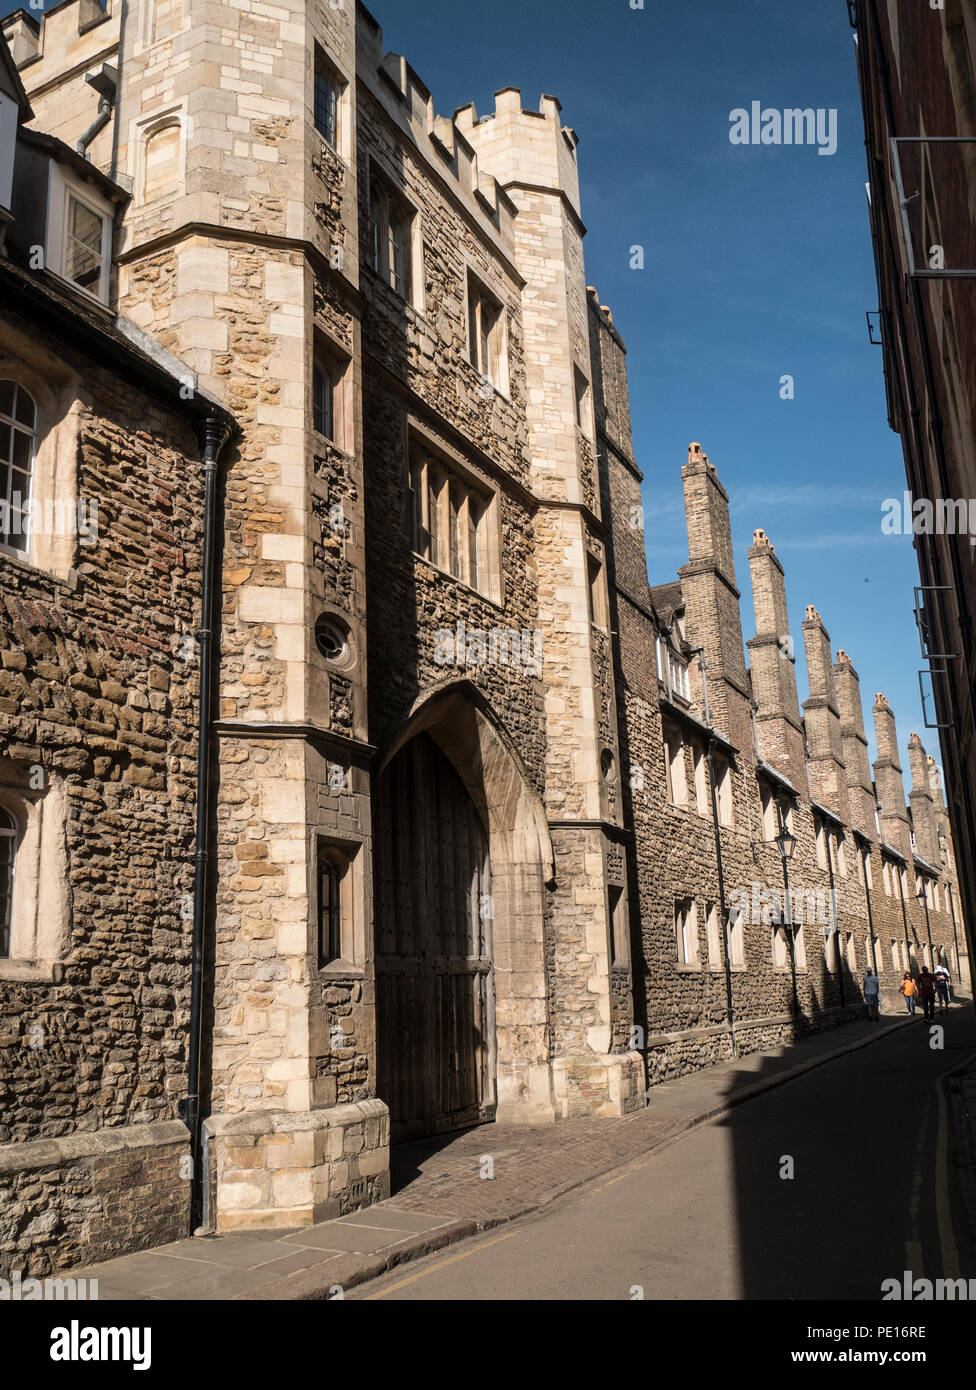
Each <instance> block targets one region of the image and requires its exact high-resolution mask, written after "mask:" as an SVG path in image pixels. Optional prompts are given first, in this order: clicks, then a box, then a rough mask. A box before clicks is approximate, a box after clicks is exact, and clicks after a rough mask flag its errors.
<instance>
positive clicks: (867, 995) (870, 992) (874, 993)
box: [864, 965, 881, 1023]
mask: <svg viewBox="0 0 976 1390" xmlns="http://www.w3.org/2000/svg"><path fill="white" fill-rule="evenodd" d="M880 984H881V981H880V980H879V979H878V977H877V975H876V974H875V973H874V971H873V970H872V969H871V967H870V965H869V966H868V968H867V973H866V974H865V976H864V1002H865V1004H866V1005H867V1010H868V1018H873V1019H874V1021H875V1023H877V1021H878V990H879V987H880Z"/></svg>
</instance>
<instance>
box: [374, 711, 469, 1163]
mask: <svg viewBox="0 0 976 1390" xmlns="http://www.w3.org/2000/svg"><path fill="white" fill-rule="evenodd" d="M373 833H374V866H375V867H374V873H375V895H376V935H375V952H376V954H375V965H376V1008H377V1094H378V1095H379V1096H380V1097H382V1099H383V1100H385V1101H386V1103H387V1104H388V1105H389V1107H390V1120H391V1138H392V1139H393V1140H394V1142H396V1141H399V1140H404V1139H411V1138H418V1137H420V1136H423V1135H428V1134H436V1133H439V1132H442V1131H444V1130H450V1129H459V1128H462V1127H464V1126H467V1125H472V1124H478V1123H479V1122H482V1121H487V1120H491V1119H493V1118H494V1114H495V1103H496V1097H495V1051H496V1049H495V996H494V970H493V955H492V907H491V904H492V901H493V898H492V883H491V855H490V850H489V844H490V842H489V831H488V826H487V825H486V823H485V821H484V820H483V818H482V814H481V813H480V812H479V810H478V808H477V807H476V806H475V804H474V802H473V801H472V799H471V797H470V795H469V794H468V791H467V789H466V787H465V785H464V783H463V782H462V780H461V778H460V776H459V775H458V772H457V771H456V769H455V767H454V765H453V764H452V762H451V760H450V759H449V758H448V757H447V755H446V754H445V753H444V752H443V751H442V749H441V748H440V747H439V746H438V744H437V743H436V742H435V741H434V739H433V738H432V737H431V736H430V734H428V733H426V732H424V731H420V732H418V733H416V734H414V736H413V737H412V738H410V739H409V741H408V742H407V743H405V744H404V745H403V746H402V747H401V748H400V750H399V751H398V752H397V753H396V754H395V756H394V757H393V758H392V759H391V761H390V762H389V764H388V765H387V766H386V768H385V769H384V770H383V772H382V773H381V775H380V778H379V784H378V787H377V792H376V796H375V800H374V827H373Z"/></svg>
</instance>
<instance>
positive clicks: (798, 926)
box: [769, 922, 826, 975]
mask: <svg viewBox="0 0 976 1390" xmlns="http://www.w3.org/2000/svg"><path fill="white" fill-rule="evenodd" d="M769 930H770V947H771V950H772V957H773V971H774V973H775V974H777V975H788V974H789V973H790V944H789V940H788V938H787V935H786V933H787V931H788V930H789V928H788V927H787V924H786V923H785V922H771V923H770V927H769ZM825 940H826V938H825ZM793 956H794V960H795V962H796V973H797V974H798V975H805V974H806V973H807V948H806V943H805V942H804V939H803V924H802V922H794V924H793Z"/></svg>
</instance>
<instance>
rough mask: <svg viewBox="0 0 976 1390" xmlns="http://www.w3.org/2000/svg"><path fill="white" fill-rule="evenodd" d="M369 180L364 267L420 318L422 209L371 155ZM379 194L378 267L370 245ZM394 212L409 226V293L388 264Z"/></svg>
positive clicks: (422, 254)
mask: <svg viewBox="0 0 976 1390" xmlns="http://www.w3.org/2000/svg"><path fill="white" fill-rule="evenodd" d="M366 160H367V163H366V178H365V180H364V189H365V195H366V228H367V237H366V248H365V249H366V254H365V256H364V257H363V260H362V264H363V266H364V267H365V269H366V270H368V271H369V273H370V274H371V275H375V276H376V277H377V278H378V279H379V280H381V281H382V283H383V284H384V285H386V286H387V288H388V289H389V290H390V291H391V292H392V293H393V294H395V295H396V296H397V298H398V299H402V300H403V302H404V304H406V305H407V306H408V307H409V308H412V309H414V310H415V311H416V312H417V313H418V314H420V315H423V314H424V304H425V300H424V293H425V290H424V239H423V219H422V215H421V212H420V209H419V208H418V207H417V206H416V204H415V203H413V202H412V201H411V199H410V198H408V196H407V194H406V192H405V191H404V190H403V188H402V187H401V186H400V183H399V182H398V180H397V179H396V178H395V177H394V176H393V175H392V174H390V173H388V172H387V170H386V169H385V168H384V166H383V165H382V164H381V163H380V162H379V160H378V159H377V158H376V156H375V155H374V154H372V153H370V154H368V155H367V157H366ZM374 189H375V190H376V191H377V192H378V193H379V195H380V198H379V207H378V208H377V209H376V211H378V212H379V214H380V217H381V218H382V221H381V222H379V223H378V235H379V260H378V264H376V265H374V264H373V252H372V247H371V245H370V237H369V228H370V225H371V223H372V222H373V221H374V219H373V218H372V217H371V216H370V213H371V212H372V211H373V210H374V205H373V191H374ZM391 209H392V210H393V211H394V212H395V213H396V214H397V216H398V218H399V220H400V222H401V225H402V224H404V223H405V224H406V225H407V240H408V246H407V248H406V251H407V255H406V260H405V271H406V280H407V284H406V286H405V289H406V293H403V292H402V291H400V290H398V289H397V288H396V287H395V285H393V283H392V281H391V278H390V277H391V270H392V267H391V265H390V262H389V241H390V232H391V221H390V215H391Z"/></svg>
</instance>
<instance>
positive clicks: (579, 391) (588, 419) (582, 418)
mask: <svg viewBox="0 0 976 1390" xmlns="http://www.w3.org/2000/svg"><path fill="white" fill-rule="evenodd" d="M573 400H574V402H575V411H576V428H577V429H578V430H579V432H580V434H582V436H583V438H584V439H586V440H588V441H589V442H590V443H591V444H592V443H593V441H594V438H595V429H594V424H593V391H592V388H591V386H590V381H589V377H588V376H587V375H586V373H585V372H584V371H583V370H582V368H581V367H578V366H576V364H575V363H574V364H573Z"/></svg>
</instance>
